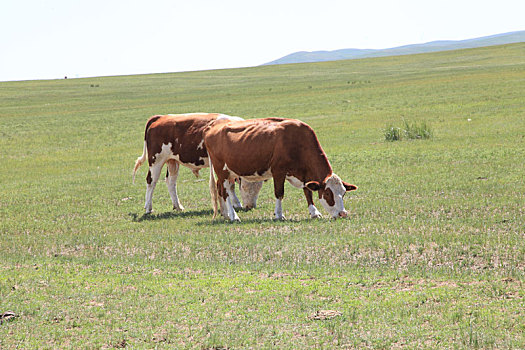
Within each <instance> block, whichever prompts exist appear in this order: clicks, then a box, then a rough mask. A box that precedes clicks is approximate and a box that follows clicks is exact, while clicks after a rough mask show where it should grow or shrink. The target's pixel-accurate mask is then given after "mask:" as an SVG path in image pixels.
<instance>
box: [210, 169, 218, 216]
mask: <svg viewBox="0 0 525 350" xmlns="http://www.w3.org/2000/svg"><path fill="white" fill-rule="evenodd" d="M210 194H211V203H212V205H213V218H214V219H215V217H216V216H217V201H218V199H219V195H218V193H217V183H216V182H215V174H214V173H213V164H212V163H211V160H210Z"/></svg>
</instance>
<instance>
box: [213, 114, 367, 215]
mask: <svg viewBox="0 0 525 350" xmlns="http://www.w3.org/2000/svg"><path fill="white" fill-rule="evenodd" d="M204 144H205V145H206V148H207V149H208V153H209V156H210V159H211V162H212V167H211V168H212V173H211V176H210V191H211V194H212V198H213V207H214V212H215V213H217V194H218V197H219V200H220V204H221V212H222V214H223V216H225V217H226V218H229V219H230V220H231V221H239V217H238V216H237V213H236V212H235V210H234V207H233V205H232V203H231V201H230V197H231V198H233V195H234V193H233V180H234V179H235V178H238V177H240V178H241V179H243V180H248V181H263V180H267V179H269V178H273V181H274V191H275V198H276V203H275V218H276V219H279V220H282V219H284V216H283V211H282V204H281V203H282V199H283V197H284V181H285V180H288V182H290V183H291V184H292V185H293V186H295V187H297V188H303V190H304V194H305V196H306V201H307V202H308V210H309V212H310V215H311V217H313V218H316V217H320V216H321V213H319V211H318V210H317V208H316V207H315V205H314V203H313V199H312V192H313V191H318V192H319V199H320V202H321V204H322V205H323V207H324V208H325V209H326V210H327V211H328V213H329V214H330V216H331V217H333V218H337V217H346V216H347V212H346V210H345V208H344V203H343V196H344V195H345V193H346V192H347V191H353V190H356V189H357V186H355V185H351V184H348V183H346V182H344V181H342V180H341V179H340V178H339V177H338V176H337V175H336V174H334V173H333V172H332V167H331V166H330V163H329V162H328V159H327V157H326V155H325V153H324V151H323V149H322V148H321V145H320V144H319V141H318V139H317V136H316V135H315V133H314V131H313V130H312V128H310V126H308V125H307V124H305V123H303V122H301V121H299V120H295V119H282V118H266V119H252V120H245V121H217V122H216V123H214V124H213V125H212V126H211V127H210V129H209V130H207V131H206V132H205V134H204ZM213 170H215V173H216V174H217V183H215V178H214V176H213ZM223 206H225V207H226V208H225V210H222V207H223Z"/></svg>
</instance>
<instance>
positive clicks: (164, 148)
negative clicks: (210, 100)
mask: <svg viewBox="0 0 525 350" xmlns="http://www.w3.org/2000/svg"><path fill="white" fill-rule="evenodd" d="M216 120H243V119H242V118H238V117H231V116H227V115H224V114H218V113H190V114H169V115H155V116H153V117H151V118H149V120H148V122H147V123H146V130H145V132H144V150H143V152H142V156H140V157H138V158H137V161H136V162H135V168H134V169H133V182H135V173H136V172H137V169H138V168H139V167H140V166H141V165H142V164H143V163H144V162H145V161H146V158H147V159H148V163H149V171H148V175H147V177H146V182H147V188H146V204H145V205H144V208H145V209H146V213H151V211H152V208H153V204H152V201H153V191H154V189H155V186H156V184H157V181H158V180H159V177H160V173H161V170H162V167H163V166H164V164H165V163H168V173H167V175H166V184H167V185H168V191H169V193H170V197H171V201H172V202H173V209H176V210H184V207H183V206H182V204H180V201H179V197H178V195H177V176H178V174H179V164H182V165H184V166H186V167H188V168H190V169H191V170H192V171H193V173H194V174H195V176H199V170H200V169H202V168H204V167H208V166H209V158H208V153H207V150H206V147H205V146H204V140H203V131H204V130H205V129H206V128H207V127H208V126H209V125H211V124H213V123H214V122H215V121H216ZM261 187H262V182H259V183H246V184H242V188H241V195H242V199H243V203H244V205H245V207H246V208H248V209H251V208H254V207H255V206H256V201H257V196H258V194H259V190H260V189H261ZM232 197H233V205H234V206H235V207H242V206H241V203H240V202H239V199H237V197H236V196H235V193H233V194H232Z"/></svg>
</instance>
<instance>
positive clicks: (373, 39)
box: [0, 0, 525, 81]
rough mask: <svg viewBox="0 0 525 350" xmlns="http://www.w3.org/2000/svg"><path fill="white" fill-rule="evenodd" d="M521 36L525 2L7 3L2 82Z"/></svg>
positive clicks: (3, 1)
mask: <svg viewBox="0 0 525 350" xmlns="http://www.w3.org/2000/svg"><path fill="white" fill-rule="evenodd" d="M518 30H525V1H524V0H497V1H496V0H491V1H487V0H465V1H463V0H439V1H438V0H429V1H426V0H358V1H354V0H347V1H343V0H316V1H310V0H289V1H288V0H264V1H249V0H244V1H242V0H216V1H212V0H185V1H180V0H0V81H8V80H33V79H63V78H64V76H68V78H78V77H91V76H106V75H128V74H142V73H163V72H180V71H193V70H205V69H216V68H234V67H248V66H257V65H260V64H263V63H266V62H269V61H272V60H275V59H277V58H280V57H282V56H285V55H287V54H290V53H292V52H296V51H317V50H336V49H345V48H359V49H365V48H372V49H381V48H389V47H395V46H400V45H406V44H416V43H423V42H429V41H434V40H461V39H470V38H476V37H481V36H487V35H493V34H500V33H506V32H512V31H518Z"/></svg>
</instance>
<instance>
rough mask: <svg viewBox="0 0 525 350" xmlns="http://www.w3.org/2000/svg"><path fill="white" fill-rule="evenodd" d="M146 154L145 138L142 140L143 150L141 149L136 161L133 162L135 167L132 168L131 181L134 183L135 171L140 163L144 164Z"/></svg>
mask: <svg viewBox="0 0 525 350" xmlns="http://www.w3.org/2000/svg"><path fill="white" fill-rule="evenodd" d="M147 156H148V144H147V143H146V140H144V150H143V151H142V155H141V156H140V157H138V158H137V161H136V162H135V167H134V168H133V183H135V173H136V172H137V170H138V168H139V167H140V166H141V165H142V164H144V162H145V161H146V157H147Z"/></svg>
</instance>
